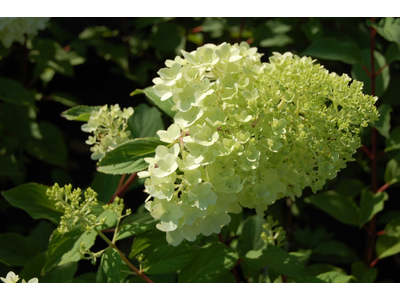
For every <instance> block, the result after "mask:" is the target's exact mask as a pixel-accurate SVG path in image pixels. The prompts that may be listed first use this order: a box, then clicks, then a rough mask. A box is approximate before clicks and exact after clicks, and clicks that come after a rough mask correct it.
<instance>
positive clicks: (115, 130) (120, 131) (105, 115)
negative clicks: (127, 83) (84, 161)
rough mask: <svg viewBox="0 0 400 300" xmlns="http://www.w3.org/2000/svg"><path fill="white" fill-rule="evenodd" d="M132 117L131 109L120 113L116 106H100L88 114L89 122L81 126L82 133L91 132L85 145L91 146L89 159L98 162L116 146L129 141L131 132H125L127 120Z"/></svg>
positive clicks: (125, 109)
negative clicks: (91, 134)
mask: <svg viewBox="0 0 400 300" xmlns="http://www.w3.org/2000/svg"><path fill="white" fill-rule="evenodd" d="M132 115H133V108H132V107H129V108H124V110H123V111H122V110H121V109H120V107H119V105H118V104H115V105H111V106H110V108H108V106H107V105H104V106H102V107H101V108H100V109H99V110H98V111H95V112H92V113H91V114H90V118H89V121H88V122H87V123H86V124H83V125H82V127H81V129H82V130H83V131H84V132H93V136H89V138H88V140H87V141H86V144H88V145H93V146H92V147H91V148H90V150H91V151H92V152H93V153H92V156H91V158H92V159H93V160H98V159H99V160H100V159H102V158H103V157H104V155H105V154H106V153H107V152H109V151H111V150H113V149H114V148H116V147H117V146H118V145H120V144H122V143H124V142H126V141H128V140H130V136H131V132H130V131H129V130H127V128H128V119H129V118H130V116H132Z"/></svg>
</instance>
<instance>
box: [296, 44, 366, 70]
mask: <svg viewBox="0 0 400 300" xmlns="http://www.w3.org/2000/svg"><path fill="white" fill-rule="evenodd" d="M302 55H307V56H311V57H316V58H320V59H326V60H338V61H341V62H344V63H346V64H351V65H352V64H355V63H359V62H361V61H362V59H361V53H360V49H359V48H358V46H357V44H356V43H355V42H354V41H352V40H351V39H348V40H344V39H343V40H338V39H335V38H332V37H329V38H322V39H319V40H316V41H315V42H313V43H312V44H311V45H310V46H309V47H308V48H307V49H306V50H305V51H304V52H303V54H302Z"/></svg>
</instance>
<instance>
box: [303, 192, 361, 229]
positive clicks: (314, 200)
mask: <svg viewBox="0 0 400 300" xmlns="http://www.w3.org/2000/svg"><path fill="white" fill-rule="evenodd" d="M304 201H305V202H307V203H311V204H313V205H315V206H316V207H318V208H319V209H321V210H323V211H324V212H326V213H327V214H329V215H331V216H332V217H333V218H335V219H336V220H338V221H339V222H341V223H344V224H348V225H354V226H358V225H359V218H360V217H359V214H360V212H359V208H358V207H357V205H356V204H355V203H354V201H353V200H352V199H351V198H347V197H344V196H342V195H340V194H338V193H337V192H335V191H328V192H325V193H319V194H316V195H312V196H310V197H307V198H305V199H304Z"/></svg>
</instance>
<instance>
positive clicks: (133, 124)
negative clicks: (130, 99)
mask: <svg viewBox="0 0 400 300" xmlns="http://www.w3.org/2000/svg"><path fill="white" fill-rule="evenodd" d="M134 110H135V113H134V114H133V115H132V116H131V117H130V118H129V120H128V129H129V130H130V131H131V134H132V137H133V138H145V137H158V135H157V131H158V130H163V129H164V123H163V120H162V118H161V113H160V111H159V110H158V109H157V108H156V107H151V108H150V107H149V106H148V105H146V104H140V105H139V106H137V107H135V109H134Z"/></svg>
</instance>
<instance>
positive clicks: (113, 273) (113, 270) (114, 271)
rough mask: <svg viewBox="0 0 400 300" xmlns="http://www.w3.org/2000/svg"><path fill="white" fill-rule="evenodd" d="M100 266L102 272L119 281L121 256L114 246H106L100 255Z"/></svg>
mask: <svg viewBox="0 0 400 300" xmlns="http://www.w3.org/2000/svg"><path fill="white" fill-rule="evenodd" d="M100 265H101V267H102V268H103V272H104V274H105V275H106V276H107V277H108V278H110V279H111V280H112V281H114V282H116V283H119V282H120V278H121V276H120V273H121V256H120V255H119V254H118V251H117V250H115V249H114V248H108V249H107V250H106V251H105V252H104V253H103V256H102V257H101V263H100Z"/></svg>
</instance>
